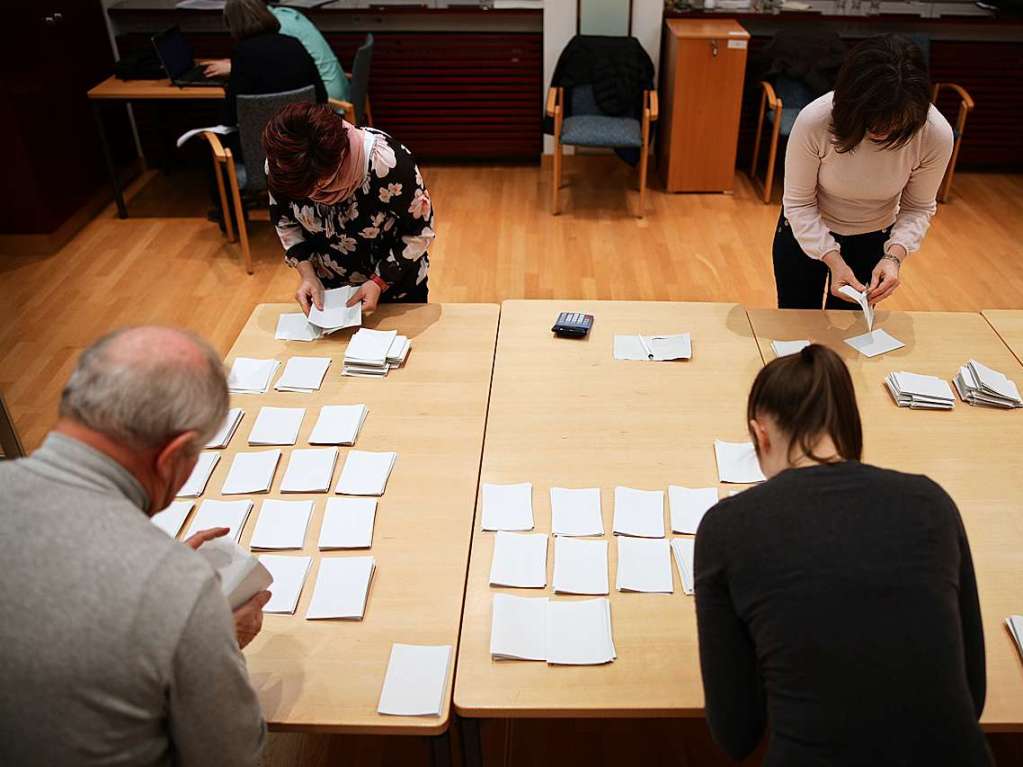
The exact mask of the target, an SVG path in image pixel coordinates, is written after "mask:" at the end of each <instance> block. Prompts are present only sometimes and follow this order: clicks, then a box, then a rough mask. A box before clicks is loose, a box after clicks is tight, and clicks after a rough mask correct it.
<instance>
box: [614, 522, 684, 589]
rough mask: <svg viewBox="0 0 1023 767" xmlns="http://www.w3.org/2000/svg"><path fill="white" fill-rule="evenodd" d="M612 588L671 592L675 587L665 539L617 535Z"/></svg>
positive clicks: (669, 554) (668, 548) (668, 547)
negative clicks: (616, 562)
mask: <svg viewBox="0 0 1023 767" xmlns="http://www.w3.org/2000/svg"><path fill="white" fill-rule="evenodd" d="M615 588H617V589H618V590H619V591H642V592H647V593H651V594H670V593H672V592H673V591H674V590H675V586H674V583H673V581H672V579H671V552H670V545H669V543H668V541H667V540H665V539H664V538H627V537H625V536H622V537H620V538H619V539H618V573H617V575H616V577H615Z"/></svg>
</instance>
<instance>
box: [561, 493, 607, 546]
mask: <svg viewBox="0 0 1023 767" xmlns="http://www.w3.org/2000/svg"><path fill="white" fill-rule="evenodd" d="M551 532H552V533H554V534H555V535H603V534H604V520H603V519H602V518H601V515H600V488H598V487H587V488H583V489H580V490H570V489H567V488H564V487H552V488H551Z"/></svg>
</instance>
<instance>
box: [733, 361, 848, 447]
mask: <svg viewBox="0 0 1023 767" xmlns="http://www.w3.org/2000/svg"><path fill="white" fill-rule="evenodd" d="M765 415H768V416H771V417H772V418H774V420H775V423H777V424H778V428H779V429H781V431H783V432H784V433H785V434H787V435H789V457H790V458H791V454H792V450H793V448H794V447H798V448H799V449H800V450H801V451H802V452H803V454H804V455H806V456H807V457H808V458H811V459H812V460H814V461H817V462H818V463H824V462H826V461H828V460H829V459H830V456H818V455H815V454H814V453H813V446H814V443H815V442H816V441H817V440H818V439H819V438H820V436H821V435H822V434H827V435H828V436H829V437H831V441H832V442H834V443H835V450H836V451H837V452H838V455H839V457H841V458H844V459H846V460H855V461H858V460H860V456H861V455H862V454H863V427H862V426H861V424H860V411H859V409H858V408H857V407H856V391H855V390H854V389H853V383H852V378H851V377H850V376H849V369H848V368H847V367H846V366H845V363H844V362H842V358H841V357H839V356H838V355H837V354H836V353H835V352H833V351H832V350H831V349H829V348H828V347H826V346H821V345H820V344H810V346H807V347H806V348H805V349H803V350H802V351H801V352H799V353H798V354H790V355H788V356H786V357H779V358H778V359H776V360H772V361H771V362H769V363H767V365H765V366H764V367H763V368H762V369H761V371H760V372H759V373H758V374H757V377H756V379H755V380H754V381H753V388H752V389H750V393H749V401H748V402H747V404H746V420H747V422H749V421H752V420H753V419H755V418H757V417H762V416H765ZM750 433H751V434H752V429H751V430H750ZM753 444H754V445H756V439H754V440H753Z"/></svg>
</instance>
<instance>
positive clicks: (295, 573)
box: [259, 554, 312, 615]
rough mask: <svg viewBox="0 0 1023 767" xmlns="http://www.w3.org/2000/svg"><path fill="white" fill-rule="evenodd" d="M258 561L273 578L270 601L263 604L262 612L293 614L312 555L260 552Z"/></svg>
mask: <svg viewBox="0 0 1023 767" xmlns="http://www.w3.org/2000/svg"><path fill="white" fill-rule="evenodd" d="M259 561H260V563H261V564H262V565H263V567H265V568H266V569H267V570H269V571H270V575H272V576H273V579H274V583H273V588H271V589H270V601H269V602H267V603H266V604H265V605H263V612H265V613H286V614H288V615H293V614H294V612H295V608H296V607H298V598H299V597H300V596H301V595H302V587H303V586H304V585H305V577H306V576H307V575H308V574H309V565H310V564H311V563H312V557H288V556H281V555H280V554H261V555H260V557H259Z"/></svg>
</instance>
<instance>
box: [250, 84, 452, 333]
mask: <svg viewBox="0 0 1023 767" xmlns="http://www.w3.org/2000/svg"><path fill="white" fill-rule="evenodd" d="M263 146H264V148H265V149H266V158H267V179H268V185H269V188H270V220H271V221H272V222H273V224H274V226H275V227H277V234H278V236H279V237H280V238H281V244H282V245H283V246H284V251H285V253H284V260H285V261H286V262H287V263H288V265H290V266H293V267H295V268H296V269H297V270H298V273H299V275H300V282H299V286H298V291H297V293H296V298H297V299H298V302H299V304H301V306H302V310H303V311H304V312H305V313H306V314H308V313H309V307H310V305H315V306H317V307H318V308H322V307H323V291H324V287H327V288H336V287H341V286H343V285H358V286H359V290H358V292H357V293H356V294H355V295H354V296H353V297H352V299H351V301H350V305H354V304H355V303H357V302H359V301H361V302H362V308H363V311H364V312H366V313H367V314H368V313H370V312H372V311H373V310H374V309H375V308H376V306H377V303H378V302H380V301H398V302H415V303H425V302H426V300H427V295H428V289H427V273H428V272H429V268H430V259H429V256H428V254H427V252H426V251H427V248H428V247H429V246H430V243H431V242H433V238H434V237H435V236H436V235H435V234H434V229H433V206H432V205H431V204H430V193H429V192H428V191H427V190H426V185H425V184H424V183H423V177H422V175H421V174H420V173H419V168H417V167H416V163H415V160H414V159H413V158H412V153H411V152H409V150H408V149H406V148H405V147H404V146H402V145H401V144H399V143H398V142H397V141H395V140H394V139H392V138H391V137H390V136H388V135H387V134H386V133H382V132H380V131H377V130H373V129H372V128H356V127H355V126H354V125H351V124H350V123H347V122H345V121H344V119H343V118H342V117H341V116H340V115H339V114H337V113H336V112H334V110H333V109H331V108H330V107H329V106H327V105H324V104H291V105H289V106H287V107H285V108H284V109H282V110H281V111H280V112H278V113H277V115H276V116H275V117H274V118H273V119H272V120H271V121H270V122H269V123H268V124H267V126H266V130H265V131H264V132H263Z"/></svg>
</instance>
